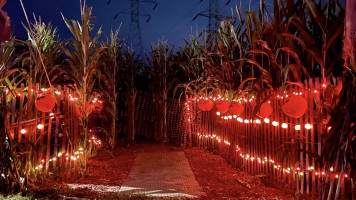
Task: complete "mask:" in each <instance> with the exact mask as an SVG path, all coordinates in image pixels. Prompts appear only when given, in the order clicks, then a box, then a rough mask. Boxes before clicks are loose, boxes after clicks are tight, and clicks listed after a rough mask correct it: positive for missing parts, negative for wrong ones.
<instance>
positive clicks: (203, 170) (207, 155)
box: [184, 147, 294, 200]
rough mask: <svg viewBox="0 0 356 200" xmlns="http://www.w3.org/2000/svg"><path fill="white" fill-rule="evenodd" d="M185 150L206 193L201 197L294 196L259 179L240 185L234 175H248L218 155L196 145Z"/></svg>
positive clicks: (281, 197)
mask: <svg viewBox="0 0 356 200" xmlns="http://www.w3.org/2000/svg"><path fill="white" fill-rule="evenodd" d="M184 152H185V155H186V157H187V159H188V161H189V163H190V166H191V168H192V170H193V172H194V175H195V178H196V179H197V181H198V183H199V184H200V186H201V187H202V188H203V191H204V192H205V193H206V194H207V196H206V197H203V198H201V199H204V200H205V199H283V200H284V199H286V200H287V199H294V197H293V196H292V195H290V194H287V193H285V192H283V191H281V190H278V189H275V188H272V187H266V186H265V185H264V184H263V183H262V181H261V180H260V179H259V178H257V179H254V180H253V181H251V182H250V183H249V184H250V186H251V189H248V188H246V187H244V186H242V185H240V184H239V183H237V181H236V179H237V178H238V179H240V180H246V179H247V178H249V177H251V175H249V174H247V173H245V172H239V171H238V170H237V169H236V168H233V167H231V166H230V165H229V164H228V163H227V162H226V161H225V160H224V158H222V157H221V156H219V155H214V154H213V153H211V152H209V151H203V150H201V149H199V148H195V147H194V148H186V149H185V150H184Z"/></svg>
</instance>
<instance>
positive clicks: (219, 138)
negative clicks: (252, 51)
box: [185, 79, 350, 198]
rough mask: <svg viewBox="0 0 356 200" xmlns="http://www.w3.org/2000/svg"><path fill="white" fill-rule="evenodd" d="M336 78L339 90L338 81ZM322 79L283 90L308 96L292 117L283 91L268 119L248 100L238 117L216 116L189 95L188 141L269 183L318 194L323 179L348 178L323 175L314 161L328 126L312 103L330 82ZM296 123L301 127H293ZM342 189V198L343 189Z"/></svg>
mask: <svg viewBox="0 0 356 200" xmlns="http://www.w3.org/2000/svg"><path fill="white" fill-rule="evenodd" d="M335 82H337V83H338V85H337V86H338V87H339V88H341V83H342V82H341V81H340V80H338V81H336V80H335ZM322 83H323V84H320V81H319V80H318V79H316V80H315V81H312V80H309V81H305V82H304V85H305V86H304V89H301V88H290V90H288V91H287V92H286V93H285V94H283V95H288V94H289V95H291V94H292V93H296V94H298V95H302V96H303V97H304V98H305V99H306V100H307V102H308V110H307V112H306V113H305V114H304V116H302V117H301V118H297V119H295V118H291V117H288V116H287V115H286V114H284V112H283V111H282V109H281V98H283V95H281V96H278V97H277V96H275V97H272V98H271V99H270V103H271V105H272V108H273V113H272V115H271V116H270V117H269V118H268V120H265V119H262V118H258V117H257V118H253V116H252V115H253V114H252V113H253V112H252V109H251V107H250V106H249V103H245V110H244V113H243V114H241V115H240V116H234V115H230V114H227V113H226V114H222V113H221V114H220V115H217V112H216V108H215V106H214V108H213V110H212V111H209V112H202V111H199V109H198V107H197V102H198V99H199V98H197V97H195V98H193V97H188V98H187V102H186V106H185V110H186V112H185V113H186V114H185V115H186V130H187V131H186V133H185V138H186V139H187V143H190V144H193V145H196V146H199V147H201V148H204V149H209V150H211V151H216V152H218V153H219V154H220V155H221V156H223V157H224V158H225V159H226V160H227V162H229V163H230V164H231V165H233V166H235V167H237V168H240V169H243V170H245V171H247V172H249V173H251V174H253V175H262V176H263V175H265V180H266V181H268V182H269V183H274V184H276V185H277V186H280V187H283V188H288V189H289V190H291V191H294V192H296V193H300V194H306V195H309V196H311V197H312V198H316V197H317V195H318V190H319V186H321V185H320V184H321V180H322V179H324V178H338V179H342V182H343V183H344V184H342V185H343V186H345V183H348V182H349V181H350V180H349V179H348V178H347V175H346V174H339V173H338V172H334V173H332V174H331V176H332V177H327V176H326V174H327V173H326V172H325V171H324V169H321V166H319V162H317V157H318V156H320V155H321V149H322V148H321V147H322V138H321V136H322V133H323V132H325V131H327V129H328V127H326V119H327V117H328V116H326V115H325V114H323V115H322V114H320V113H321V112H317V109H319V107H317V106H316V105H317V104H316V103H315V102H314V101H316V102H320V96H321V95H322V94H323V92H324V91H325V88H326V85H327V84H329V83H327V82H326V80H323V81H322ZM284 98H285V96H284ZM212 99H213V98H212ZM247 101H248V100H247ZM296 106H298V105H296ZM266 122H268V123H266ZM282 124H283V127H282ZM306 124H310V127H309V125H306ZM297 125H300V130H299V129H298V130H296V126H297ZM297 128H299V127H297ZM309 128H310V129H309ZM341 191H342V194H341V197H342V198H344V197H345V188H343V189H342V190H341Z"/></svg>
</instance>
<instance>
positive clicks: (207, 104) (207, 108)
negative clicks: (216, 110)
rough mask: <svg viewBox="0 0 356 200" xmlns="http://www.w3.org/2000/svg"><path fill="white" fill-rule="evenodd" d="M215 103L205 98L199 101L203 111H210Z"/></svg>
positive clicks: (199, 106)
mask: <svg viewBox="0 0 356 200" xmlns="http://www.w3.org/2000/svg"><path fill="white" fill-rule="evenodd" d="M213 107H214V104H213V102H212V101H211V100H209V99H208V100H205V99H201V100H200V101H199V103H198V108H199V109H200V110H201V111H210V110H211V109H213Z"/></svg>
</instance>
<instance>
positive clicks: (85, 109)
mask: <svg viewBox="0 0 356 200" xmlns="http://www.w3.org/2000/svg"><path fill="white" fill-rule="evenodd" d="M85 104H86V106H85V107H84V104H83V106H82V108H80V106H76V107H75V111H76V113H77V116H78V117H83V112H88V114H90V113H92V112H93V111H94V105H93V104H91V103H89V102H86V103H85Z"/></svg>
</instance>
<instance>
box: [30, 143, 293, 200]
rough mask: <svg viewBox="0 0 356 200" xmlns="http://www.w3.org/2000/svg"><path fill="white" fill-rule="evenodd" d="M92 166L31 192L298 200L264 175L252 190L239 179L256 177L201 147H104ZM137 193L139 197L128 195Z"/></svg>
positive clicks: (111, 196)
mask: <svg viewBox="0 0 356 200" xmlns="http://www.w3.org/2000/svg"><path fill="white" fill-rule="evenodd" d="M88 169H89V174H88V177H85V178H81V179H72V178H71V177H68V178H66V179H63V180H61V181H59V180H53V181H48V180H47V181H45V182H42V183H37V185H38V186H39V187H38V188H37V189H34V190H32V191H33V192H35V196H34V197H35V198H41V197H47V198H50V199H63V196H65V197H76V198H89V199H148V198H149V199H155V198H159V197H173V198H174V197H176V196H181V197H186V198H189V197H199V198H198V199H201V200H210V199H265V200H266V199H271V200H272V199H274V200H277V199H283V200H284V199H294V198H293V196H291V195H290V194H287V193H286V192H284V191H282V190H278V189H275V188H272V187H267V186H266V185H265V184H264V183H263V181H262V180H260V179H252V180H253V181H251V182H250V185H251V189H247V188H245V187H243V186H241V185H240V184H238V183H237V182H236V179H237V178H238V179H241V180H247V179H249V178H250V177H251V175H248V174H247V173H245V172H240V171H238V170H237V169H236V168H233V167H231V166H230V165H228V164H227V163H226V161H225V160H224V159H223V158H222V157H220V156H218V155H214V154H213V153H211V152H208V151H202V150H200V149H198V148H182V147H177V146H172V145H168V144H161V143H148V142H144V143H141V142H139V143H136V144H134V145H133V146H130V147H125V148H124V147H120V148H117V149H115V150H114V151H111V152H108V151H105V150H100V151H99V152H98V155H97V156H96V157H94V158H92V159H90V160H89V163H88ZM132 194H134V196H136V197H132V198H131V197H128V196H130V195H132ZM137 194H139V196H140V198H137ZM142 196H143V197H142ZM58 197H59V198H58ZM124 197H125V198H124ZM165 199H168V198H165Z"/></svg>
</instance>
